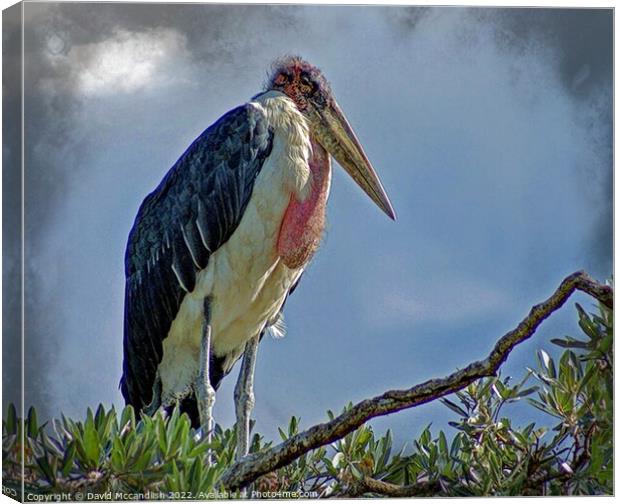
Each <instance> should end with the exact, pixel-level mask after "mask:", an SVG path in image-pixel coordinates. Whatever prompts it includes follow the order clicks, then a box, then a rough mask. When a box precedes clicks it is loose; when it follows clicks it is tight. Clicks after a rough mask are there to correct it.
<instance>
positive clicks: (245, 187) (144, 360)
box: [121, 105, 273, 409]
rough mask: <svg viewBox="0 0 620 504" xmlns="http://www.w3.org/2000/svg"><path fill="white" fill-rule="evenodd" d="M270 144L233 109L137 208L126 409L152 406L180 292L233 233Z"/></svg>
mask: <svg viewBox="0 0 620 504" xmlns="http://www.w3.org/2000/svg"><path fill="white" fill-rule="evenodd" d="M272 141H273V134H272V132H271V131H270V130H269V128H268V126H267V121H266V119H265V117H264V115H263V113H262V112H261V111H260V110H259V109H257V108H255V107H253V106H251V105H244V106H241V107H238V108H236V109H234V110H232V111H230V112H228V113H227V114H226V115H224V116H223V117H222V118H221V119H219V120H218V121H217V122H216V123H215V124H213V125H212V126H210V127H209V128H208V129H206V130H205V131H204V132H203V133H202V134H201V135H200V136H199V137H198V138H197V139H196V140H195V141H194V142H193V143H192V144H191V145H190V147H189V148H188V149H187V150H186V151H185V153H184V154H183V155H182V156H181V157H180V158H179V160H178V161H177V162H176V163H175V165H174V166H173V167H172V168H171V169H170V171H169V172H168V173H167V174H166V176H165V177H164V179H163V180H162V182H161V183H160V184H159V186H158V187H157V188H156V189H155V191H153V192H152V193H151V194H149V195H148V196H147V197H146V198H145V200H144V202H143V203H142V205H141V206H140V210H139V211H138V215H137V217H136V220H135V222H134V225H133V228H132V230H131V232H130V234H129V240H128V244H127V250H126V253H125V276H126V284H125V321H124V337H123V350H124V358H123V377H122V378H121V391H122V393H123V396H124V398H125V400H126V402H127V403H128V404H132V405H133V406H134V407H136V408H138V409H141V408H143V407H144V406H146V405H148V404H149V403H150V402H151V399H152V391H153V385H154V382H155V378H156V372H157V366H158V365H159V363H160V362H161V359H162V354H163V350H162V342H163V340H164V339H165V338H166V336H167V335H168V332H169V330H170V326H171V324H172V322H173V320H174V318H175V317H176V314H177V311H178V310H179V307H180V305H181V302H182V300H183V297H184V295H185V291H186V290H187V291H191V290H192V289H193V288H194V286H195V282H196V275H197V272H198V271H200V270H201V269H203V268H206V266H207V264H208V261H209V256H210V254H211V253H213V252H214V251H215V250H217V249H218V248H219V247H220V246H222V245H223V244H224V243H225V242H226V241H227V240H228V239H229V238H230V236H231V235H232V233H233V232H234V231H235V229H236V228H237V226H238V224H239V221H240V220H241V217H242V215H243V212H244V211H245V208H246V206H247V204H248V201H249V200H250V197H251V195H252V189H253V187H254V181H255V180H256V177H257V176H258V174H259V172H260V170H261V167H262V166H263V163H264V161H265V159H266V158H267V156H269V154H270V153H271V147H272ZM214 378H217V377H215V376H214ZM220 379H221V377H220ZM218 381H219V380H218Z"/></svg>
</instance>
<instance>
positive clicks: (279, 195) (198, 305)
mask: <svg viewBox="0 0 620 504" xmlns="http://www.w3.org/2000/svg"><path fill="white" fill-rule="evenodd" d="M252 104H253V105H255V106H256V107H259V108H261V109H262V110H263V111H264V113H265V115H266V117H267V119H268V121H269V124H270V127H271V128H272V129H273V131H274V139H273V147H272V151H271V155H270V156H269V158H268V159H267V160H266V161H265V164H264V165H263V167H262V169H261V171H260V173H259V175H258V177H257V179H256V182H255V185H254V189H253V192H252V198H251V199H250V201H249V203H248V206H247V208H246V210H245V212H244V214H243V217H242V219H241V222H240V223H239V226H238V227H237V229H236V230H235V232H234V233H233V235H232V236H231V238H230V239H229V240H228V241H227V242H226V243H225V244H224V245H222V246H221V247H220V248H219V249H218V250H216V251H215V252H214V253H213V254H212V255H211V257H210V258H209V263H208V265H207V268H205V269H204V270H202V271H201V272H200V273H199V274H198V277H197V282H196V287H195V288H194V290H193V291H192V292H191V293H188V294H186V295H185V298H184V299H183V302H182V303H181V307H180V309H179V312H178V314H177V317H176V318H175V319H174V321H173V323H172V326H171V328H170V331H169V333H168V337H167V338H166V339H165V340H164V342H163V350H164V352H163V358H162V361H161V363H160V365H159V368H158V372H159V377H160V379H161V382H162V403H163V404H169V403H171V402H172V401H174V400H175V399H176V398H180V397H183V396H185V395H186V394H187V392H188V391H189V389H190V388H191V387H192V386H193V383H194V381H195V379H196V377H197V376H198V371H199V362H198V357H199V354H200V341H201V337H202V324H203V317H204V313H203V310H204V308H203V307H204V299H205V298H206V297H209V299H210V310H211V321H210V323H211V330H212V352H213V353H214V354H215V355H216V356H218V357H220V356H224V355H225V356H227V361H226V363H225V368H228V367H231V366H232V365H233V364H234V362H235V361H236V360H237V358H238V357H239V356H240V355H241V353H242V352H243V349H244V346H245V343H246V342H247V341H248V340H249V339H250V338H252V337H254V336H256V335H257V334H259V333H260V332H261V331H262V330H263V328H264V327H265V324H266V322H267V321H268V320H270V319H272V318H273V317H274V316H275V315H276V314H277V313H278V311H279V310H280V308H281V306H282V304H283V302H284V300H285V298H286V295H287V293H288V291H289V289H290V288H291V286H292V285H293V283H294V282H295V281H296V280H297V279H298V278H299V276H300V275H301V273H302V271H303V267H302V268H297V269H294V270H292V269H289V268H288V267H287V266H286V265H284V264H283V263H282V262H281V260H280V258H279V257H278V255H277V251H276V243H277V237H278V233H279V230H280V224H281V222H282V218H283V216H284V212H285V210H286V208H287V206H288V204H289V201H290V198H291V193H293V192H294V193H296V195H297V196H298V197H300V198H302V199H303V197H305V195H306V194H307V193H308V191H309V184H310V172H309V168H308V160H309V158H310V155H311V147H310V140H309V135H308V126H307V123H306V121H305V119H304V118H303V116H302V115H301V114H300V113H299V112H298V111H297V109H296V107H295V105H294V104H293V102H292V101H291V100H290V99H288V98H286V97H285V96H284V95H282V94H281V93H276V92H269V93H265V94H263V95H261V96H260V97H257V98H256V99H255V101H253V102H252Z"/></svg>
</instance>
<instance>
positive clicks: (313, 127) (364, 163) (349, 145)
mask: <svg viewBox="0 0 620 504" xmlns="http://www.w3.org/2000/svg"><path fill="white" fill-rule="evenodd" d="M266 87H267V90H274V91H280V92H282V93H284V94H286V95H287V96H288V97H289V98H290V99H291V100H293V102H294V103H295V105H296V106H297V108H298V109H299V111H300V112H301V113H302V114H303V115H304V117H305V118H306V119H307V120H308V124H309V126H310V136H311V140H312V141H313V143H318V144H320V145H321V146H322V147H323V148H324V149H325V150H326V151H327V153H328V154H329V155H331V156H333V157H334V159H335V160H336V161H337V162H338V164H340V166H342V167H343V168H344V169H345V170H346V171H347V173H348V174H349V175H350V176H351V177H352V178H353V180H355V182H356V183H357V184H358V185H359V186H360V187H361V188H362V190H363V191H364V192H365V193H366V194H367V195H368V196H369V197H370V198H371V199H372V200H373V201H374V202H375V204H376V205H377V206H378V207H379V208H380V209H381V210H383V212H385V213H386V214H387V215H388V216H389V217H390V218H391V219H395V218H396V214H395V213H394V209H393V208H392V204H391V203H390V199H389V198H388V195H387V194H386V192H385V189H383V185H382V184H381V181H380V180H379V176H378V175H377V173H376V172H375V170H374V168H373V167H372V164H371V163H370V161H369V160H368V157H367V156H366V153H365V152H364V149H363V148H362V145H361V144H360V142H359V140H358V139H357V136H356V135H355V132H354V131H353V128H351V126H350V125H349V122H348V121H347V119H346V117H345V115H344V113H343V112H342V110H340V107H339V106H338V103H337V102H336V99H335V98H334V95H333V93H332V90H331V87H330V85H329V82H328V81H327V79H326V78H325V77H324V76H323V73H322V72H321V71H320V70H319V69H318V68H317V67H315V66H314V65H312V64H310V63H308V62H307V61H305V60H303V59H302V58H300V57H299V56H287V57H285V58H282V59H280V60H278V61H276V62H275V63H274V65H273V72H272V74H271V77H270V79H269V81H268V83H267V86H266Z"/></svg>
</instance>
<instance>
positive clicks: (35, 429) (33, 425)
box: [27, 406, 39, 438]
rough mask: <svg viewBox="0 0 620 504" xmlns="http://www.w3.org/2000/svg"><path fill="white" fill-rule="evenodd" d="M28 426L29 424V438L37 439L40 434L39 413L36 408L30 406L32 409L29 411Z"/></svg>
mask: <svg viewBox="0 0 620 504" xmlns="http://www.w3.org/2000/svg"><path fill="white" fill-rule="evenodd" d="M27 424H28V430H27V433H28V437H31V438H36V437H37V434H38V433H39V426H38V424H37V412H36V410H35V409H34V406H30V409H29V410H28V419H27Z"/></svg>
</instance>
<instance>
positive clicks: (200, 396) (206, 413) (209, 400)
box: [196, 324, 215, 463]
mask: <svg viewBox="0 0 620 504" xmlns="http://www.w3.org/2000/svg"><path fill="white" fill-rule="evenodd" d="M210 358H211V326H210V325H208V324H207V325H206V327H205V330H204V334H203V337H202V342H201V345H200V372H199V374H198V380H197V383H196V399H197V401H198V412H199V415H200V430H201V431H202V433H203V435H205V436H206V437H207V442H208V443H210V442H211V438H212V435H213V427H214V423H213V405H214V404H215V389H214V388H213V387H212V386H211V380H210V379H209V361H210ZM207 460H208V461H209V463H210V462H211V453H210V452H209V456H208V457H207Z"/></svg>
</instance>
